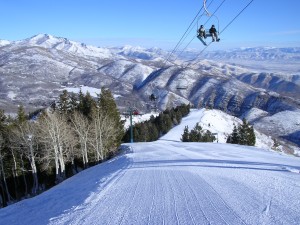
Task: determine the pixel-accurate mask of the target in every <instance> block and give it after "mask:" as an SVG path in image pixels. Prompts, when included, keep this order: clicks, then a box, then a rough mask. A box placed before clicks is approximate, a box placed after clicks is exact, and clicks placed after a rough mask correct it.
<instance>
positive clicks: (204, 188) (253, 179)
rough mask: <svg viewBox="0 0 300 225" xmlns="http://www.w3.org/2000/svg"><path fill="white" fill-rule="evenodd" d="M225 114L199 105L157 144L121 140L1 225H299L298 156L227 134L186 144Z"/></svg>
mask: <svg viewBox="0 0 300 225" xmlns="http://www.w3.org/2000/svg"><path fill="white" fill-rule="evenodd" d="M222 114H223V113H222V112H218V111H214V110H205V109H201V110H193V111H192V112H191V113H189V115H188V116H187V117H184V118H183V119H182V121H181V123H180V124H178V125H177V126H175V127H173V128H172V129H171V130H170V131H169V132H168V133H167V134H165V135H163V136H162V137H161V138H160V140H158V141H155V142H140V143H132V144H131V143H130V144H122V147H121V149H122V150H121V152H120V154H118V155H117V156H116V157H114V158H112V159H110V160H108V161H106V162H103V163H101V164H99V165H96V166H94V167H91V168H88V169H86V170H84V171H82V172H81V173H78V174H76V175H74V176H73V177H71V178H69V179H68V180H66V181H64V182H62V183H60V184H58V185H56V186H55V187H53V188H51V189H50V190H48V191H46V192H44V193H42V194H40V195H38V196H36V197H34V198H30V199H26V200H23V201H21V202H18V203H15V204H13V205H10V206H8V207H5V208H3V209H1V210H0V224H10V225H14V224H295V225H296V224H298V223H299V220H300V216H299V215H300V211H299V201H300V198H299V191H300V179H299V172H300V161H299V158H297V157H294V156H289V155H285V154H282V153H279V152H275V151H271V150H270V149H263V148H258V147H249V146H241V145H233V144H224V139H223V136H222V135H221V133H220V136H219V143H195V142H194V143H186V142H184V143H183V142H181V141H180V137H181V136H182V131H183V129H184V127H186V126H189V127H193V126H192V124H193V125H195V124H196V123H197V122H199V121H200V120H201V121H202V122H204V121H205V120H206V119H207V118H209V117H210V118H215V119H217V121H213V120H212V121H211V123H210V127H211V130H212V131H216V130H218V131H219V132H220V131H221V130H223V131H224V130H226V129H228V125H227V123H231V122H232V121H231V120H228V121H226V120H222V118H221V117H220V116H221V115H222ZM224 118H225V117H224ZM203 119H204V120H203ZM202 125H203V127H206V125H205V124H202ZM230 130H231V129H230ZM263 139H265V138H261V137H258V140H257V141H258V142H259V143H262V142H263ZM260 145H261V144H260ZM37 212H38V213H37Z"/></svg>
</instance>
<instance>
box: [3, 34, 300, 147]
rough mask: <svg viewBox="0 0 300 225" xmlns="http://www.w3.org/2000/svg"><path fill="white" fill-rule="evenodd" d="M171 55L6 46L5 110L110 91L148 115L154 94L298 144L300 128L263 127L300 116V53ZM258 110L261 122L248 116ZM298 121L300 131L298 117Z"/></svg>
mask: <svg viewBox="0 0 300 225" xmlns="http://www.w3.org/2000/svg"><path fill="white" fill-rule="evenodd" d="M169 54H170V53H169V52H166V51H164V50H162V49H158V48H151V49H145V48H141V47H132V46H125V47H122V48H101V47H95V46H89V45H86V44H84V43H78V42H74V41H71V40H68V39H66V38H60V37H54V36H51V35H48V34H39V35H36V36H34V37H31V38H28V39H25V40H21V41H14V42H11V41H5V40H0V96H1V98H0V99H1V100H0V108H2V109H4V110H5V111H6V112H8V113H13V112H16V108H17V106H18V105H20V104H22V105H24V106H25V108H27V109H28V110H30V111H33V110H35V109H37V108H41V107H46V106H48V105H49V104H50V103H51V102H53V101H55V100H56V99H57V96H58V95H59V94H60V93H61V92H62V90H63V89H64V88H71V87H80V85H85V86H89V87H94V88H99V89H100V88H101V87H108V88H110V90H111V91H112V92H113V93H114V94H115V95H116V96H118V97H117V98H116V101H117V104H118V106H119V108H120V110H121V111H123V110H126V107H128V105H131V106H134V107H137V108H139V109H140V111H144V112H146V111H147V110H150V108H151V107H150V102H149V96H150V95H151V94H152V93H153V94H155V95H156V96H157V97H158V101H157V105H158V107H159V108H160V109H165V108H167V107H172V106H176V105H178V104H181V103H191V104H193V105H194V106H195V107H210V108H217V109H221V110H223V111H224V112H228V113H230V114H232V115H235V116H238V117H242V116H244V115H248V116H249V115H250V117H251V121H252V122H253V123H254V124H259V127H260V128H261V129H264V128H265V127H268V128H267V129H264V131H265V132H266V133H267V134H274V133H276V135H275V137H276V138H283V139H284V140H285V141H290V142H293V143H296V144H297V145H298V146H299V145H300V140H299V136H300V135H299V132H300V125H295V126H294V125H293V126H292V125H290V126H289V127H293V129H290V130H289V129H287V130H286V132H274V131H273V130H272V128H270V126H269V125H268V126H267V125H266V126H264V125H263V124H264V123H263V122H262V121H264V122H266V123H267V121H269V122H268V124H270V120H273V122H274V118H275V117H276V115H277V114H278V113H281V114H282V113H284V112H286V113H287V114H286V115H299V114H300V98H299V96H300V72H299V71H300V68H299V59H300V48H242V49H235V50H232V51H217V52H205V53H202V54H200V55H199V52H196V51H186V52H184V53H182V54H180V55H176V53H175V55H173V56H172V57H169V56H170V55H169ZM175 58H176V59H175ZM166 59H169V60H166ZM254 108H255V109H258V110H259V112H260V113H258V115H257V117H255V116H253V113H252V114H249V113H250V112H252V111H253V109H254ZM251 110H252V111H251ZM294 112H296V113H294ZM291 113H294V114H291ZM272 118H273V119H272ZM278 118H282V117H278ZM294 121H295V122H291V123H296V124H297V123H298V124H300V116H296V117H295V120H294ZM276 129H277V128H276V124H274V130H276Z"/></svg>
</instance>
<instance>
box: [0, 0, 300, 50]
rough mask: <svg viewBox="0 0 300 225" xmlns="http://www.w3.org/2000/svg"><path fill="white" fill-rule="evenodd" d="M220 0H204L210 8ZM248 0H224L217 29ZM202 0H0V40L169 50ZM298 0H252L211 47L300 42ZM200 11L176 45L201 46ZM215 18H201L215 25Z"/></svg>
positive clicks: (219, 11) (218, 12) (215, 5)
mask: <svg viewBox="0 0 300 225" xmlns="http://www.w3.org/2000/svg"><path fill="white" fill-rule="evenodd" d="M222 2H223V0H207V5H209V4H210V3H211V5H210V6H209V7H208V11H210V12H211V13H212V12H213V11H214V10H215V9H216V8H217V7H218V6H219V5H220V4H221V3H222ZM248 2H250V0H225V1H224V2H223V4H222V6H221V7H220V9H219V10H218V11H217V12H216V16H217V18H218V20H219V28H220V31H221V30H222V29H224V27H225V26H226V25H227V24H228V23H229V22H230V21H231V20H232V19H233V18H234V17H235V16H236V15H237V14H238V13H239V12H240V10H242V9H243V7H245V6H246V5H247V4H248ZM202 5H203V1H202V0H200V1H199V0H185V1H183V0H149V1H147V0H44V1H41V0H0V10H1V13H0V39H5V40H11V41H14V40H21V39H25V38H28V37H31V36H33V35H35V34H39V33H47V34H51V35H54V36H58V37H66V38H68V39H70V40H74V41H80V42H84V43H86V44H92V45H95V46H112V45H113V46H122V45H125V44H130V45H139V46H143V47H154V46H156V47H162V48H169V49H172V48H174V47H175V45H176V44H177V43H178V41H179V40H180V38H181V37H182V35H183V34H184V32H185V31H186V30H187V28H188V26H189V25H190V24H191V22H192V20H193V19H194V17H195V16H196V14H197V12H198V11H199V10H200V9H201V7H202ZM299 9H300V1H299V0H285V1H279V0H254V1H253V3H252V4H251V5H250V6H249V7H248V8H247V9H246V10H245V11H244V12H243V13H242V14H241V15H240V16H239V17H238V18H237V19H236V20H235V21H234V22H233V23H232V24H231V25H230V26H229V27H228V28H226V30H224V32H223V33H222V35H221V42H220V43H218V44H216V45H215V46H214V47H215V48H226V47H248V46H300V13H299ZM208 18H209V17H207V16H202V17H201V18H200V20H199V21H198V24H197V23H195V27H193V29H192V31H191V32H190V33H189V34H188V35H187V37H186V39H185V42H184V43H183V44H182V46H186V45H188V43H189V42H190V41H191V40H192V41H191V44H189V45H188V47H192V48H197V47H202V46H201V43H200V42H199V41H198V40H197V39H196V38H194V39H193V37H194V36H195V34H196V27H197V26H199V25H200V24H202V23H206V22H207V19H208ZM218 20H217V19H216V18H215V17H211V19H210V21H208V22H207V23H206V26H207V27H209V26H210V25H211V24H212V23H214V24H215V25H217V24H218V22H217V21H218Z"/></svg>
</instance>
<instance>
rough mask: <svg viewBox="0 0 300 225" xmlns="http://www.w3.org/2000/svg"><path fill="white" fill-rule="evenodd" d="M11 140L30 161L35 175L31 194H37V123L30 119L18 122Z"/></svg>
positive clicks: (33, 175)
mask: <svg viewBox="0 0 300 225" xmlns="http://www.w3.org/2000/svg"><path fill="white" fill-rule="evenodd" d="M10 142H11V143H12V144H13V145H15V148H17V149H19V151H20V155H24V156H25V157H26V158H27V159H28V161H29V163H30V168H31V172H32V177H33V185H32V190H31V194H33V195H35V194H37V192H38V187H39V182H38V175H37V166H36V157H37V152H38V142H37V135H36V127H35V124H34V123H32V122H28V121H26V122H23V123H21V124H18V125H17V127H16V128H15V129H14V130H13V131H12V135H11V136H10Z"/></svg>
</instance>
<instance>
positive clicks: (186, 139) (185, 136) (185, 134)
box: [181, 126, 190, 142]
mask: <svg viewBox="0 0 300 225" xmlns="http://www.w3.org/2000/svg"><path fill="white" fill-rule="evenodd" d="M189 140H190V137H189V126H185V127H184V130H183V134H182V136H181V141H182V142H189Z"/></svg>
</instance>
